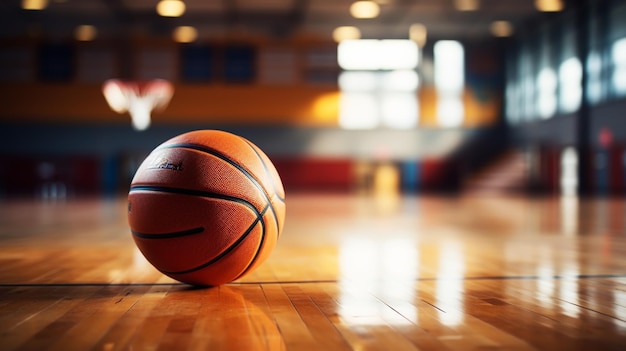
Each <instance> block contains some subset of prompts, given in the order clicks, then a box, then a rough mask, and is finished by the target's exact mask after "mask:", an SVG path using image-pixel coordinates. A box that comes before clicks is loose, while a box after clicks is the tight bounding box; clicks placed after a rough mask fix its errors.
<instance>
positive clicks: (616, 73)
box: [611, 38, 626, 96]
mask: <svg viewBox="0 0 626 351" xmlns="http://www.w3.org/2000/svg"><path fill="white" fill-rule="evenodd" d="M611 59H612V60H613V65H614V70H613V90H614V91H615V93H616V94H617V95H619V96H624V95H626V38H622V39H619V40H617V41H615V42H614V43H613V46H612V48H611Z"/></svg>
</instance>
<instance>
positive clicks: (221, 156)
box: [157, 139, 280, 234]
mask: <svg viewBox="0 0 626 351" xmlns="http://www.w3.org/2000/svg"><path fill="white" fill-rule="evenodd" d="M244 140H245V139H244ZM177 148H181V149H191V150H196V151H200V152H204V153H207V154H209V155H213V156H215V157H217V158H219V159H221V160H222V161H225V162H226V163H228V164H230V165H231V166H233V167H235V168H237V169H238V170H239V171H240V172H241V173H243V175H245V176H246V177H247V178H248V179H249V180H250V181H251V182H252V183H253V184H254V186H256V187H257V189H259V190H261V193H262V194H263V195H264V196H265V200H266V201H267V203H268V204H269V206H270V208H271V209H272V214H273V215H274V220H275V221H276V228H277V233H279V234H280V228H279V227H278V223H279V222H278V215H277V214H276V209H275V208H274V206H272V201H271V200H270V197H269V195H268V194H267V193H266V192H265V189H264V188H263V186H261V183H260V182H259V180H257V179H256V178H255V177H254V176H253V175H252V174H250V172H248V171H247V170H246V169H245V168H243V167H242V166H241V165H239V164H238V163H237V162H235V161H233V160H231V159H230V158H228V157H227V156H226V155H224V154H222V153H220V152H219V151H217V150H215V149H211V148H208V147H206V146H202V145H197V144H190V143H180V144H169V145H163V146H159V147H158V148H157V150H161V149H177Z"/></svg>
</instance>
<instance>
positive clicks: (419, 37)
mask: <svg viewBox="0 0 626 351" xmlns="http://www.w3.org/2000/svg"><path fill="white" fill-rule="evenodd" d="M427 37H428V31H427V30H426V26H425V25H423V24H421V23H415V24H412V25H411V27H409V39H411V40H413V41H414V42H415V43H416V44H417V46H419V47H420V48H423V47H424V45H426V39H427Z"/></svg>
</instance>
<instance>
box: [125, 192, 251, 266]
mask: <svg viewBox="0 0 626 351" xmlns="http://www.w3.org/2000/svg"><path fill="white" fill-rule="evenodd" d="M129 201H130V204H131V209H132V210H131V213H129V216H128V217H129V223H130V227H131V229H132V230H133V231H135V232H139V233H144V234H151V235H150V236H151V238H144V237H140V236H137V235H133V239H134V240H135V243H136V244H137V247H138V248H139V249H140V251H141V252H142V253H143V254H144V256H145V257H146V259H148V261H149V262H150V263H152V264H153V265H154V266H155V267H156V268H157V269H159V270H162V271H184V270H188V269H190V268H193V267H197V266H200V265H202V264H204V263H206V262H208V261H210V260H212V259H214V258H215V257H218V256H219V255H220V254H222V253H223V252H225V251H226V250H227V249H228V248H229V247H231V246H232V245H234V244H235V243H236V242H237V241H238V240H240V239H241V237H242V236H244V235H250V233H249V232H248V231H249V230H250V228H251V227H252V226H254V225H255V224H256V223H257V222H258V221H259V219H258V214H257V213H256V212H254V211H253V210H252V209H250V208H248V207H247V206H244V205H242V204H240V203H237V202H233V201H226V200H220V199H208V198H203V197H194V196H187V195H180V194H167V193H155V192H145V191H134V192H131V193H130V195H129ZM172 214H175V215H174V216H172ZM193 228H203V230H202V231H201V232H196V233H192V234H190V235H183V236H178V237H170V236H169V235H168V234H169V233H176V232H184V231H185V230H189V229H193ZM159 235H162V236H164V237H166V238H162V239H158V238H155V237H158V236H159ZM260 235H262V233H261V234H260ZM173 252H180V253H182V254H172V253H173Z"/></svg>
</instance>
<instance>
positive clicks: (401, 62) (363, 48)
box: [337, 39, 419, 70]
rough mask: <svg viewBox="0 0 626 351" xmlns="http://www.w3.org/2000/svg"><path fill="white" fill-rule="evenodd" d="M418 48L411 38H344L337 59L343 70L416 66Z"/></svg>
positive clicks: (390, 68)
mask: <svg viewBox="0 0 626 351" xmlns="http://www.w3.org/2000/svg"><path fill="white" fill-rule="evenodd" d="M418 58H419V48H418V47H417V44H416V43H415V42H414V41H411V40H372V39H367V40H345V41H342V42H341V43H339V46H338V49H337V59H338V62H339V66H340V67H341V68H343V69H345V70H379V69H386V70H394V69H414V68H415V67H417V63H418Z"/></svg>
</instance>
